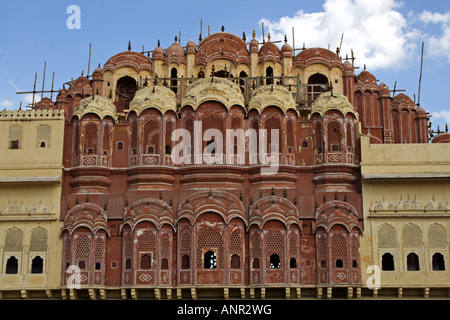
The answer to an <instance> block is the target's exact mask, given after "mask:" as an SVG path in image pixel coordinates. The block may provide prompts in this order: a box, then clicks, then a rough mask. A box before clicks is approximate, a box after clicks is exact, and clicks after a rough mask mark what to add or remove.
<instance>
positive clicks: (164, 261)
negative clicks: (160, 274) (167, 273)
mask: <svg viewBox="0 0 450 320" xmlns="http://www.w3.org/2000/svg"><path fill="white" fill-rule="evenodd" d="M168 269H169V260H167V259H166V258H164V259H162V260H161V270H168Z"/></svg>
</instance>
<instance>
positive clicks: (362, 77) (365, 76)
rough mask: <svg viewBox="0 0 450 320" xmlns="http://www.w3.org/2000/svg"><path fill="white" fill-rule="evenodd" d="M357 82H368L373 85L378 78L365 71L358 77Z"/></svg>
mask: <svg viewBox="0 0 450 320" xmlns="http://www.w3.org/2000/svg"><path fill="white" fill-rule="evenodd" d="M356 81H361V82H366V81H368V82H369V83H372V82H377V78H375V76H374V75H373V74H371V73H370V72H369V71H367V70H364V71H363V72H361V73H360V74H359V75H358V76H357V77H356Z"/></svg>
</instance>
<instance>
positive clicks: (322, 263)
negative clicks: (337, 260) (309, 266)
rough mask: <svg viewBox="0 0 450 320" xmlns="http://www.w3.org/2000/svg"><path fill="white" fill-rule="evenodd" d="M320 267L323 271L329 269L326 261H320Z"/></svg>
mask: <svg viewBox="0 0 450 320" xmlns="http://www.w3.org/2000/svg"><path fill="white" fill-rule="evenodd" d="M320 267H321V268H322V269H324V268H326V267H327V263H326V262H325V261H323V260H322V261H320Z"/></svg>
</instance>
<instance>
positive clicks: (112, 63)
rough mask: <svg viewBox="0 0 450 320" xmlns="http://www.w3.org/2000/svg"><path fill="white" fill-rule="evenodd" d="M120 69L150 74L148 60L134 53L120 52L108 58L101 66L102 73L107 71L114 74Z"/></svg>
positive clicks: (150, 67) (150, 68) (140, 54)
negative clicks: (130, 69) (143, 71)
mask: <svg viewBox="0 0 450 320" xmlns="http://www.w3.org/2000/svg"><path fill="white" fill-rule="evenodd" d="M122 67H130V68H133V69H135V70H136V71H137V72H141V71H142V70H148V71H149V72H152V66H151V63H150V59H149V58H148V57H147V56H145V55H143V54H142V53H139V52H134V51H125V52H121V53H118V54H116V55H114V56H112V57H111V58H109V59H108V61H106V63H105V64H104V65H103V72H105V71H107V70H108V71H111V72H115V71H116V70H117V69H119V68H122Z"/></svg>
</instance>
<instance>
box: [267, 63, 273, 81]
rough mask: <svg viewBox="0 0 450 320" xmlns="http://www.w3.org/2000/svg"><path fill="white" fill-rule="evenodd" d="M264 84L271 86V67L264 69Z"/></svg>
mask: <svg viewBox="0 0 450 320" xmlns="http://www.w3.org/2000/svg"><path fill="white" fill-rule="evenodd" d="M266 78H267V79H266V84H273V69H272V67H267V68H266Z"/></svg>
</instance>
